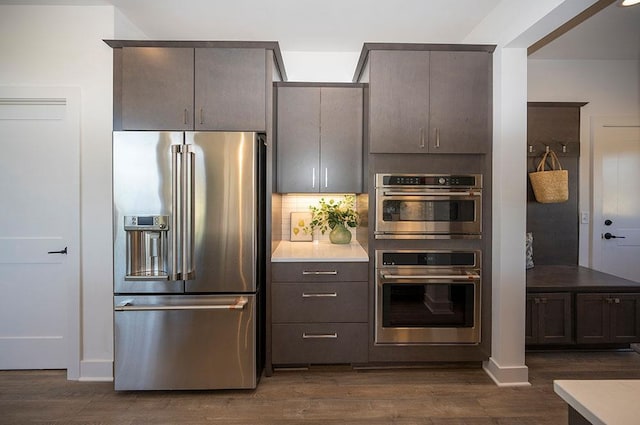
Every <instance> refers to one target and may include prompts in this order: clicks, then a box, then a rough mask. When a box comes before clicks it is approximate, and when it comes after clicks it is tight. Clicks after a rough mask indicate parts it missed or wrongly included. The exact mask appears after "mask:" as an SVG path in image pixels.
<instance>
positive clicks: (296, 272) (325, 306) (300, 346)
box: [271, 262, 369, 365]
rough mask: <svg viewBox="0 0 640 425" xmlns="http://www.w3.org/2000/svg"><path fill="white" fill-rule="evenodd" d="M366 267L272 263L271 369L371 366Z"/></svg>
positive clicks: (365, 264)
mask: <svg viewBox="0 0 640 425" xmlns="http://www.w3.org/2000/svg"><path fill="white" fill-rule="evenodd" d="M367 264H368V263H366V262H362V263H315V262H312V263H273V264H272V281H273V283H272V285H271V305H272V312H271V318H272V328H271V347H272V348H271V352H272V363H273V364H277V365H301V364H302V365H307V364H331V363H364V362H366V361H367V356H368V354H367V349H368V348H367V347H368V330H369V325H368V322H367V320H368V287H369V286H368V283H367V278H368V267H367Z"/></svg>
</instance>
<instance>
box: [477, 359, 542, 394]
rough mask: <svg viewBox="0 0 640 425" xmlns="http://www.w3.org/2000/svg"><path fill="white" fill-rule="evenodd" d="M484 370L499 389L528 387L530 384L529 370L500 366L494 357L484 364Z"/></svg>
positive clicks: (526, 368) (523, 367)
mask: <svg viewBox="0 0 640 425" xmlns="http://www.w3.org/2000/svg"><path fill="white" fill-rule="evenodd" d="M482 369H484V371H485V373H486V374H487V375H489V377H490V378H491V379H493V382H495V383H496V385H497V386H499V387H527V386H530V385H531V384H530V383H529V368H528V367H527V366H526V365H522V366H507V367H502V366H500V365H499V364H498V363H497V362H496V361H495V360H494V359H493V357H491V358H489V360H488V361H486V362H484V363H483V364H482Z"/></svg>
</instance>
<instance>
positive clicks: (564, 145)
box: [560, 143, 567, 153]
mask: <svg viewBox="0 0 640 425" xmlns="http://www.w3.org/2000/svg"><path fill="white" fill-rule="evenodd" d="M560 144H561V145H562V153H567V144H566V143H560Z"/></svg>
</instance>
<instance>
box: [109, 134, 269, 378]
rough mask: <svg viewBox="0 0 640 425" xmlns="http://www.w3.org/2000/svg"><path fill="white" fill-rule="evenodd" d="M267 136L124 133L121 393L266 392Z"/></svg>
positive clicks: (118, 262)
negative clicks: (260, 387)
mask: <svg viewBox="0 0 640 425" xmlns="http://www.w3.org/2000/svg"><path fill="white" fill-rule="evenodd" d="M264 152H265V149H264V139H263V135H260V134H257V133H250V132H233V133H229V132H152V131H122V132H114V135H113V220H114V221H113V227H114V229H113V231H114V252H113V260H114V328H115V333H114V334H115V359H114V378H115V389H116V390H160V389H235V388H255V386H256V384H257V379H258V376H259V373H260V370H261V357H262V356H261V353H260V350H261V346H262V343H261V341H260V335H261V333H260V332H259V331H258V327H259V326H261V319H260V317H261V305H262V299H261V298H262V297H261V294H260V292H261V290H262V288H263V287H264V285H261V283H262V281H263V278H264V243H265V242H264V238H263V236H262V235H263V234H264V231H263V226H264V205H265V198H264V196H265V195H264V175H265V172H264V164H265V162H264V156H265V155H264Z"/></svg>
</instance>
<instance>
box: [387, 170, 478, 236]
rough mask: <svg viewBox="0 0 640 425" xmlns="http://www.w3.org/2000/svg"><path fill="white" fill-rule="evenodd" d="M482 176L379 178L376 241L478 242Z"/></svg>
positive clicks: (423, 175)
mask: <svg viewBox="0 0 640 425" xmlns="http://www.w3.org/2000/svg"><path fill="white" fill-rule="evenodd" d="M481 233H482V176H481V175H479V174H467V175H449V174H376V224H375V237H376V239H479V238H481Z"/></svg>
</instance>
